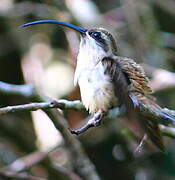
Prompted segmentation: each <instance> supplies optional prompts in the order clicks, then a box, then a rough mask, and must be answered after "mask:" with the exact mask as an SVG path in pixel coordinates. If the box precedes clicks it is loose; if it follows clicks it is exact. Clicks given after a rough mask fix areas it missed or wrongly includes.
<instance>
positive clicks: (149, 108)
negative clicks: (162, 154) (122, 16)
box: [21, 20, 175, 151]
mask: <svg viewBox="0 0 175 180" xmlns="http://www.w3.org/2000/svg"><path fill="white" fill-rule="evenodd" d="M45 23H47V24H57V25H60V26H64V27H67V28H69V29H71V30H74V31H76V32H78V33H79V34H80V46H79V52H78V56H77V65H76V70H75V75H74V85H77V84H78V85H79V88H80V93H81V99H82V102H83V104H84V106H85V108H86V110H87V111H89V113H90V114H93V117H92V118H91V119H89V121H88V122H87V123H86V124H85V125H84V126H83V127H81V128H79V129H77V130H71V133H73V134H76V135H79V134H81V133H83V132H85V131H86V130H87V129H89V128H91V127H94V126H98V125H99V124H100V123H101V121H102V119H103V117H104V116H105V115H106V113H107V112H108V111H109V110H110V109H111V108H113V107H116V106H119V107H120V109H121V110H123V111H124V112H125V114H126V117H127V119H128V120H129V121H131V123H132V121H133V123H134V122H135V120H136V119H137V123H138V127H139V129H141V131H142V132H143V133H142V134H143V135H144V136H145V135H146V136H147V137H148V139H149V140H151V142H152V143H153V144H154V145H155V146H156V147H157V148H158V149H160V150H161V151H165V146H164V142H163V138H162V134H161V131H160V129H159V122H160V119H161V120H166V121H175V116H173V115H171V114H169V113H167V112H165V111H164V110H163V108H161V107H160V106H159V105H158V104H157V103H156V102H155V100H154V99H153V98H152V96H151V95H150V94H151V93H153V91H152V89H151V87H150V86H149V84H148V83H149V79H148V78H147V76H146V74H145V72H144V70H143V68H142V67H141V66H140V65H139V64H137V63H136V62H135V61H134V60H133V59H131V58H127V57H121V56H119V55H118V51H117V44H116V40H115V38H114V36H113V35H112V34H111V33H110V32H109V31H108V30H106V29H104V28H101V27H100V28H91V29H87V28H83V27H79V26H75V25H73V24H70V23H67V22H63V21H56V20H39V21H33V22H29V23H25V24H23V25H21V27H27V26H31V25H36V24H45ZM136 131H137V129H136Z"/></svg>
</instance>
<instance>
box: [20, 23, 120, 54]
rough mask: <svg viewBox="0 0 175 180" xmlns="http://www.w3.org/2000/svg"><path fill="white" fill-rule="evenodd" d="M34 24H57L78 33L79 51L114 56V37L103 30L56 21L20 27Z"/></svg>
mask: <svg viewBox="0 0 175 180" xmlns="http://www.w3.org/2000/svg"><path fill="white" fill-rule="evenodd" d="M36 24H57V25H60V26H64V27H67V28H69V29H71V30H74V31H76V32H78V33H79V34H80V36H81V43H80V51H85V50H87V51H88V52H94V53H97V54H98V53H99V54H103V55H111V54H116V51H117V47H116V42H115V39H114V37H113V36H112V35H111V33H109V31H107V30H106V29H103V28H93V29H86V28H82V27H78V26H75V25H73V24H70V23H66V22H63V21H56V20H39V21H33V22H29V23H26V24H23V25H21V27H27V26H31V25H36Z"/></svg>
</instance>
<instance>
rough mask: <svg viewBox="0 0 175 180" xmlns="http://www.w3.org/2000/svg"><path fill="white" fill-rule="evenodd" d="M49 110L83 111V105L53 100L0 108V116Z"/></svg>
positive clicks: (78, 102) (76, 102)
mask: <svg viewBox="0 0 175 180" xmlns="http://www.w3.org/2000/svg"><path fill="white" fill-rule="evenodd" d="M49 108H59V109H75V110H83V109H85V108H84V106H83V104H82V103H81V102H80V101H78V100H77V101H68V100H64V99H60V100H53V101H50V102H41V103H30V104H23V105H16V106H7V107H3V108H0V115H2V114H7V113H11V112H19V111H36V110H38V109H49Z"/></svg>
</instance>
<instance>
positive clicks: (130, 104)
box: [107, 56, 164, 151]
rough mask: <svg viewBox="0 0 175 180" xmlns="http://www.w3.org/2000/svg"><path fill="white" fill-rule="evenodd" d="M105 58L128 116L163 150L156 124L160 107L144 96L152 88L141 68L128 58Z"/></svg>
mask: <svg viewBox="0 0 175 180" xmlns="http://www.w3.org/2000/svg"><path fill="white" fill-rule="evenodd" d="M107 60H108V62H107V67H108V72H111V74H110V75H111V77H112V78H113V82H114V84H115V91H116V95H117V97H118V98H119V100H120V102H121V104H123V105H125V107H126V111H127V116H128V118H129V119H138V123H139V124H140V125H137V126H138V127H139V126H140V128H141V129H142V130H144V131H145V132H146V133H147V134H148V136H149V138H150V139H151V141H152V142H153V143H154V144H155V145H156V146H157V147H158V148H159V149H161V150H162V151H164V144H163V139H162V135H161V132H160V129H159V126H158V119H159V118H160V116H159V113H160V112H161V108H160V107H159V106H158V105H157V104H156V103H155V102H154V101H153V100H151V99H149V98H148V97H146V95H148V94H150V93H152V89H151V88H150V87H149V85H148V82H149V80H148V78H147V77H146V75H145V73H144V71H143V69H142V68H141V66H140V65H138V64H137V63H136V62H134V60H132V59H129V58H125V57H119V56H113V57H111V58H110V59H109V58H108V59H107ZM109 60H110V61H109ZM109 69H110V71H109ZM135 122H136V121H135ZM141 129H140V131H142V130H141Z"/></svg>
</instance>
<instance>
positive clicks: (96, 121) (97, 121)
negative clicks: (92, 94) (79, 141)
mask: <svg viewBox="0 0 175 180" xmlns="http://www.w3.org/2000/svg"><path fill="white" fill-rule="evenodd" d="M103 117H104V113H103V112H102V111H99V112H97V113H96V114H95V115H94V116H93V117H92V118H91V119H89V121H88V122H87V123H86V124H85V125H84V126H82V127H81V128H79V129H76V130H73V129H70V132H71V133H72V134H75V135H79V134H82V133H84V132H85V131H87V130H88V129H89V128H91V127H96V126H99V125H100V123H101V121H102V118H103Z"/></svg>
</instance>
